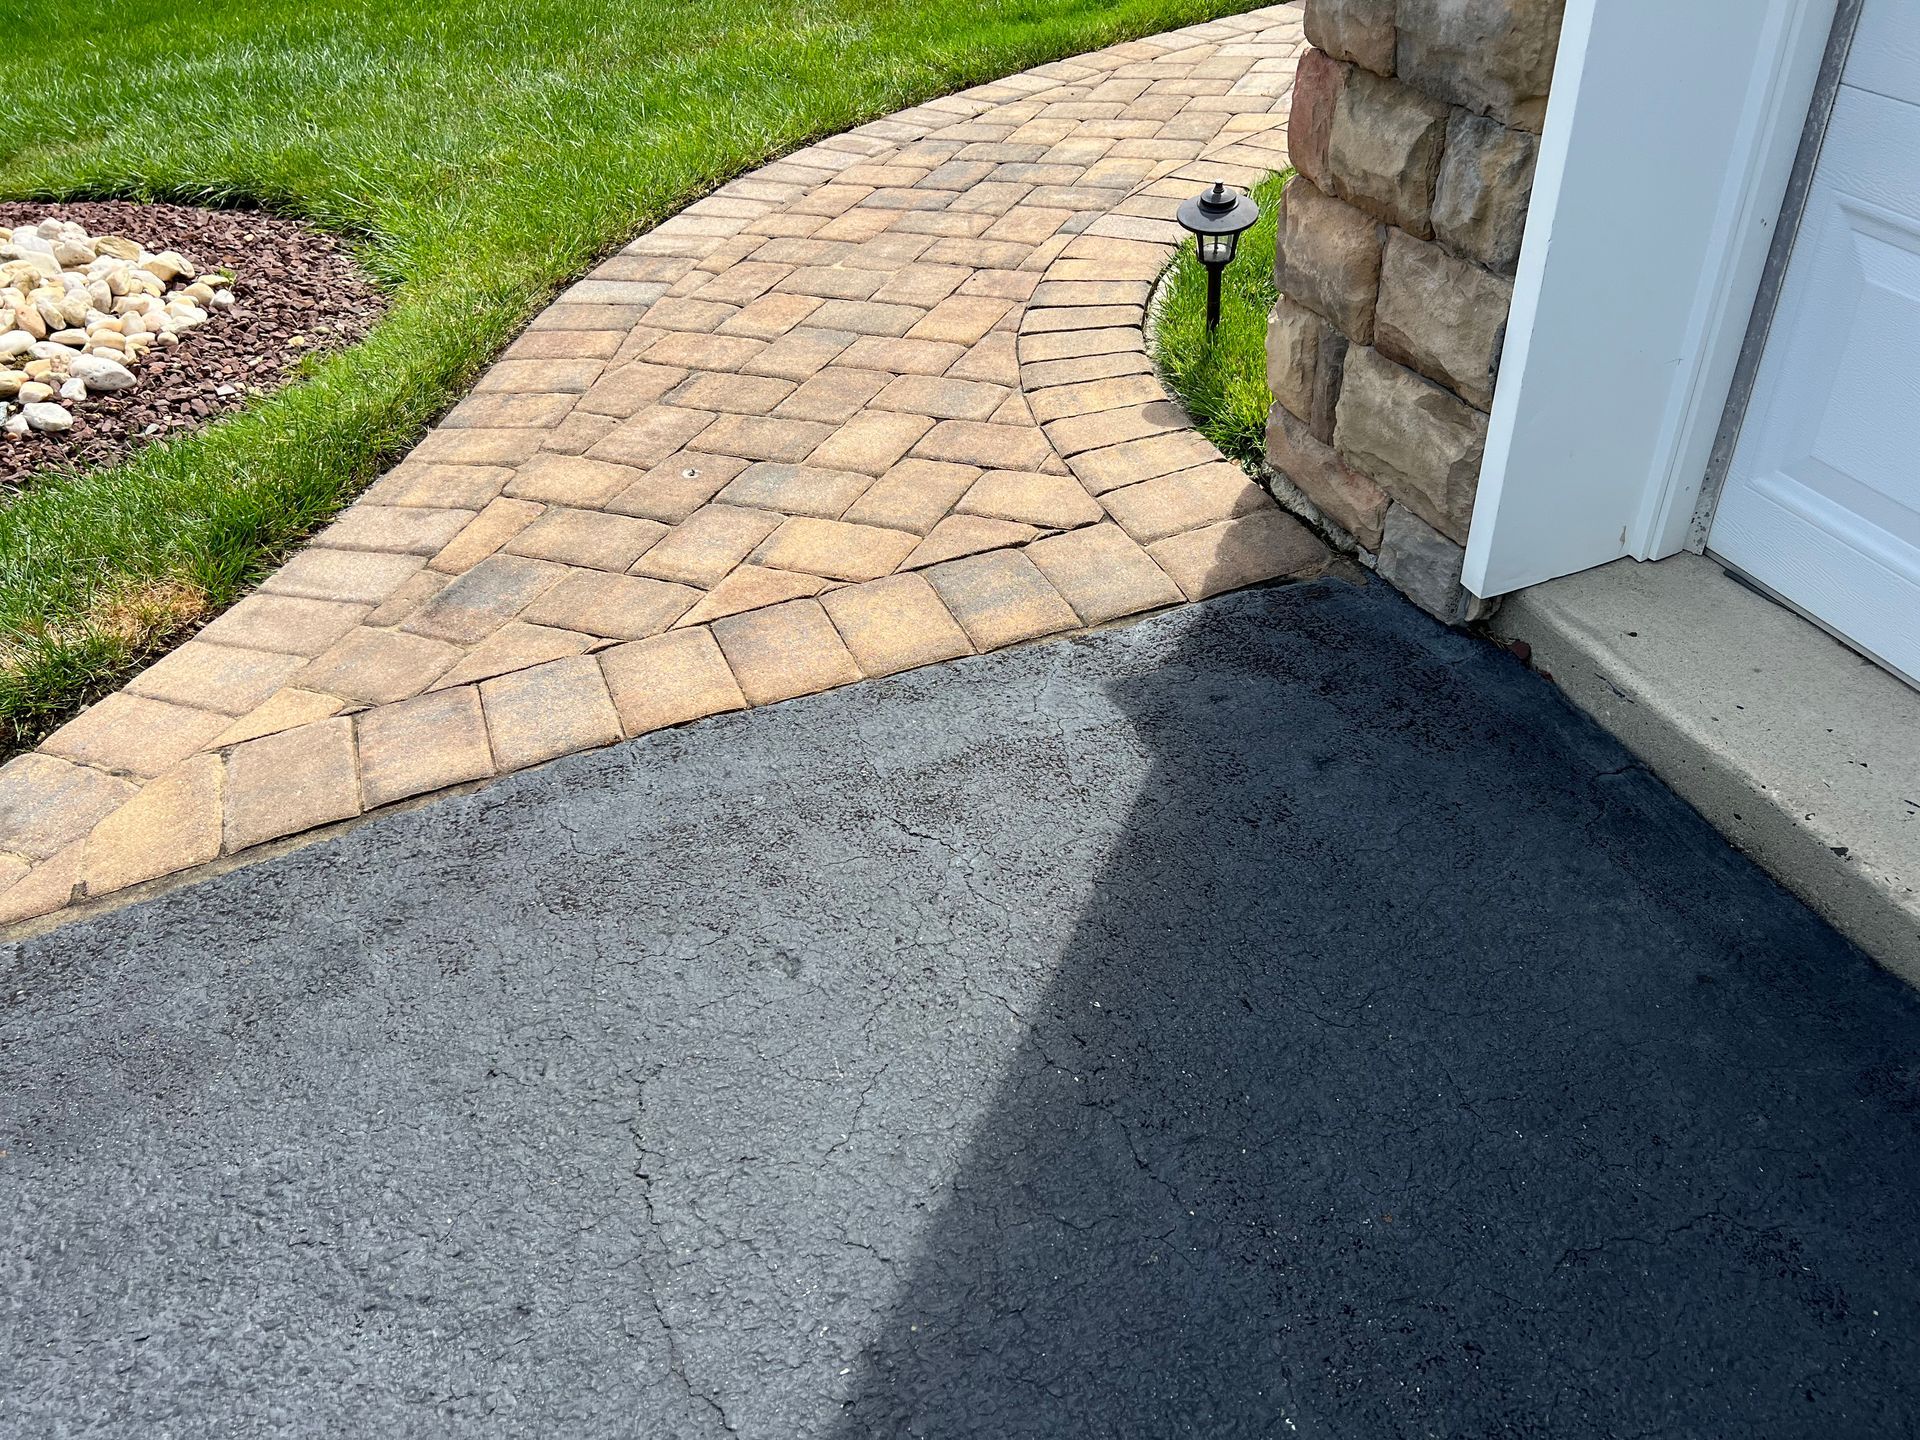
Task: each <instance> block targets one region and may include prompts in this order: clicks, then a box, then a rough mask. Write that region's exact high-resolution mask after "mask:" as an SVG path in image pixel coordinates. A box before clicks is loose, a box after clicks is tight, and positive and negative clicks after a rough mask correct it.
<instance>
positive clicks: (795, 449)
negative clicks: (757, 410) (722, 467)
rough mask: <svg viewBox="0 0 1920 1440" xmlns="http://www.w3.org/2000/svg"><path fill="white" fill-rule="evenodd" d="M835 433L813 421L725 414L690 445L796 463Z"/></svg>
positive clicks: (754, 458)
mask: <svg viewBox="0 0 1920 1440" xmlns="http://www.w3.org/2000/svg"><path fill="white" fill-rule="evenodd" d="M832 434H833V427H832V426H831V425H821V424H817V423H815V422H814V421H811V420H775V419H772V418H770V417H767V416H760V415H722V416H721V417H720V418H719V419H718V420H716V421H714V423H713V424H712V425H710V426H709V427H707V429H706V430H704V431H703V432H701V434H700V437H699V439H698V440H697V441H696V442H694V443H693V445H692V446H691V447H690V448H692V449H695V450H712V451H717V452H719V453H720V454H722V455H738V456H741V457H743V458H744V459H748V460H779V461H783V462H785V463H787V464H794V463H796V462H798V461H801V460H804V459H806V458H807V456H808V455H810V454H812V453H813V451H814V450H815V449H816V448H817V447H818V446H819V445H820V444H821V442H822V441H824V440H826V439H827V438H828V437H829V436H831V435H832Z"/></svg>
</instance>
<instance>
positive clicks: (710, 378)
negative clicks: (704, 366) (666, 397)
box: [673, 371, 794, 415]
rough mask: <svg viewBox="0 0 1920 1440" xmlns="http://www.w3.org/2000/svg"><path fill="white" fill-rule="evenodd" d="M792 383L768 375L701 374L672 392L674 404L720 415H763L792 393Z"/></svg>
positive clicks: (703, 372) (706, 372) (707, 372)
mask: <svg viewBox="0 0 1920 1440" xmlns="http://www.w3.org/2000/svg"><path fill="white" fill-rule="evenodd" d="M793 389H794V386H793V382H792V381H791V380H781V379H777V378H775V377H774V376H771V375H716V374H713V373H712V372H710V371H700V372H699V373H697V374H695V375H694V376H693V377H692V378H691V379H689V380H688V381H687V382H686V383H685V384H684V385H682V386H681V387H680V388H679V389H678V390H676V391H674V392H673V403H674V404H676V405H685V406H688V407H689V408H692V409H696V410H713V411H717V412H719V413H722V414H733V415H766V414H769V413H771V412H772V410H773V409H774V407H775V406H777V405H778V404H779V403H780V402H781V401H782V400H784V399H786V398H787V396H789V395H791V394H792V393H793Z"/></svg>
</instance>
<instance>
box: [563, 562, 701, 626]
mask: <svg viewBox="0 0 1920 1440" xmlns="http://www.w3.org/2000/svg"><path fill="white" fill-rule="evenodd" d="M699 599H700V592H699V591H698V590H696V589H694V588H692V587H691V586H687V585H674V584H670V583H668V582H667V581H664V580H649V579H646V578H644V577H642V576H638V575H604V574H598V573H588V574H579V575H569V576H568V577H567V578H566V579H564V580H562V581H561V582H560V583H559V584H558V585H556V586H554V587H553V589H551V590H549V591H548V592H547V593H546V594H545V595H542V596H541V597H540V598H539V599H538V600H536V601H534V602H533V604H532V605H531V606H530V607H528V609H527V612H526V618H527V619H528V620H529V621H531V622H533V623H534V624H537V625H557V626H559V627H560V628H562V629H564V630H578V631H584V632H586V633H587V634H591V635H605V636H608V637H610V638H612V639H616V640H638V639H640V638H641V637H643V636H647V635H656V634H658V633H659V632H660V631H662V630H665V629H666V628H667V627H668V626H669V625H671V624H673V622H674V621H676V620H678V619H679V618H680V617H681V616H682V615H684V614H686V613H687V611H688V610H690V609H692V608H693V606H694V605H695V604H696V603H697V602H698V601H699Z"/></svg>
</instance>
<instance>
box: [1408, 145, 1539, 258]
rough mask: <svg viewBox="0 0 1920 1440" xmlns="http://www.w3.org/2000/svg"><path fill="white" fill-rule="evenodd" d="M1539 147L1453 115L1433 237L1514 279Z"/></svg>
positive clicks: (1437, 192)
mask: <svg viewBox="0 0 1920 1440" xmlns="http://www.w3.org/2000/svg"><path fill="white" fill-rule="evenodd" d="M1539 148H1540V145H1539V141H1538V140H1536V139H1535V138H1534V137H1533V136H1532V135H1530V134H1528V133H1527V132H1526V131H1524V130H1513V129H1509V128H1508V127H1507V126H1505V125H1502V124H1501V123H1500V122H1499V121H1498V120H1492V119H1489V118H1488V117H1486V116H1484V115H1475V114H1473V113H1471V112H1470V111H1466V110H1456V111H1454V112H1453V117H1452V119H1450V120H1449V121H1448V122H1447V145H1446V150H1445V152H1444V153H1443V154H1442V156H1441V159H1440V174H1439V178H1438V180H1437V182H1436V184H1435V188H1434V195H1433V233H1434V235H1435V236H1436V237H1437V238H1438V239H1439V240H1440V241H1441V242H1442V243H1443V244H1445V245H1446V247H1447V248H1448V249H1449V250H1451V251H1453V252H1454V253H1455V254H1456V255H1461V256H1464V257H1465V258H1466V259H1469V260H1476V261H1478V262H1479V263H1480V264H1482V265H1485V266H1487V267H1488V268H1489V269H1492V270H1494V271H1497V272H1498V273H1500V274H1502V275H1512V274H1513V272H1514V267H1515V265H1516V264H1518V262H1519V259H1520V241H1521V238H1522V235H1523V234H1524V232H1525V230H1526V224H1527V202H1528V199H1529V198H1530V196H1531V194H1532V191H1533V167H1534V161H1535V158H1536V157H1537V155H1538V152H1539Z"/></svg>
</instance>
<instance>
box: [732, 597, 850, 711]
mask: <svg viewBox="0 0 1920 1440" xmlns="http://www.w3.org/2000/svg"><path fill="white" fill-rule="evenodd" d="M712 628H713V638H714V639H715V640H717V641H718V642H719V643H720V649H721V651H722V653H724V654H725V655H726V657H727V666H728V668H729V669H731V670H732V671H733V677H734V679H735V680H736V681H738V682H739V685H740V693H741V694H742V695H744V696H745V697H746V700H747V703H748V704H749V705H770V704H772V703H773V702H775V701H777V700H791V699H794V698H795V697H796V696H800V695H812V694H815V693H816V692H818V691H821V690H829V689H832V688H833V687H834V686H836V685H850V684H852V683H853V682H854V681H856V680H858V679H859V678H860V668H859V667H858V666H857V665H855V664H854V661H853V656H852V655H851V654H849V653H848V651H847V647H846V646H845V645H844V644H843V643H842V642H841V640H840V633H839V631H837V630H835V629H834V627H833V622H832V621H831V620H829V619H828V618H827V612H826V611H825V610H824V609H822V608H821V606H820V602H819V601H818V600H790V601H788V602H787V603H786V604H784V605H774V606H771V607H769V608H768V609H764V610H754V611H750V612H748V613H747V614H744V615H731V616H728V617H727V618H726V619H724V620H716V621H714V622H713V627H712Z"/></svg>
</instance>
